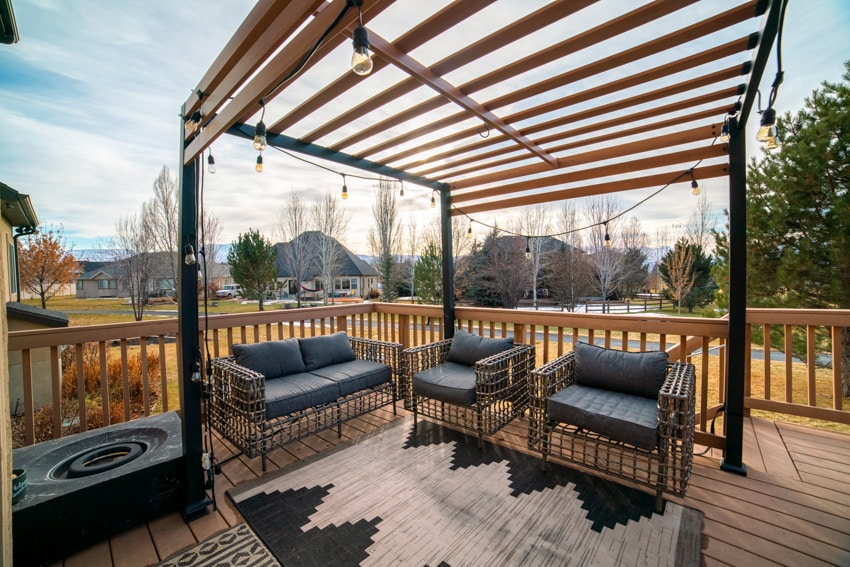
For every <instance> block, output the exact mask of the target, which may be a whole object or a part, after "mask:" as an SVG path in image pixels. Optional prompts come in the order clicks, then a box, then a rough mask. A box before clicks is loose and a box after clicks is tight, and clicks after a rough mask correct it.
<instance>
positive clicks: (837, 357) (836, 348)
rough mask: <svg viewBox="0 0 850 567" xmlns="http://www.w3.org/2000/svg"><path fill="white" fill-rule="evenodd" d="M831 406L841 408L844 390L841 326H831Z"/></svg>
mask: <svg viewBox="0 0 850 567" xmlns="http://www.w3.org/2000/svg"><path fill="white" fill-rule="evenodd" d="M831 334H832V407H833V408H834V409H837V410H840V409H843V405H844V390H843V389H842V387H841V363H842V360H841V327H835V326H833V327H832V333H831Z"/></svg>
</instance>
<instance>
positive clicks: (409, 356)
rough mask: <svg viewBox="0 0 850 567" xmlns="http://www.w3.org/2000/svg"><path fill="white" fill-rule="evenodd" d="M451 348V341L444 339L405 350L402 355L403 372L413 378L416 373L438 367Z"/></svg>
mask: <svg viewBox="0 0 850 567" xmlns="http://www.w3.org/2000/svg"><path fill="white" fill-rule="evenodd" d="M451 346H452V339H444V340H442V341H437V342H434V343H428V344H427V345H421V346H418V347H411V348H409V349H406V350H405V351H404V353H403V356H404V366H405V372H406V373H407V374H408V375H410V376H413V375H414V374H416V373H417V372H421V371H423V370H427V369H428V368H434V367H435V366H439V365H440V364H442V363H444V362H445V361H446V357H447V356H448V355H449V349H450V348H451Z"/></svg>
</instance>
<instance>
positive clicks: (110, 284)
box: [97, 280, 118, 289]
mask: <svg viewBox="0 0 850 567" xmlns="http://www.w3.org/2000/svg"><path fill="white" fill-rule="evenodd" d="M97 288H98V289H118V280H97Z"/></svg>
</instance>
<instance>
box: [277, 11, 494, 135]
mask: <svg viewBox="0 0 850 567" xmlns="http://www.w3.org/2000/svg"><path fill="white" fill-rule="evenodd" d="M493 2H495V0H479V1H477V2H452V3H451V4H449V5H448V6H446V7H445V8H443V9H442V10H440V11H439V12H436V13H435V14H434V15H432V16H431V17H430V18H428V19H427V20H425V21H424V22H422V23H421V24H419V25H417V26H416V27H415V28H413V29H411V30H410V31H409V32H407V33H405V34H404V35H402V36H401V37H400V38H398V40H396V42H395V43H396V46H397V47H398V48H399V49H401V50H402V51H405V52H407V51H413V50H414V49H416V48H418V47H420V46H421V45H422V44H423V43H425V42H427V41H428V40H430V39H431V38H433V37H434V36H435V35H437V34H440V33H443V32H444V31H446V30H447V29H451V28H452V27H454V26H456V25H457V24H459V23H460V22H462V21H464V20H466V19H467V18H469V17H471V16H474V15H475V14H477V13H478V12H480V11H481V10H482V9H484V8H486V7H487V6H488V5H489V4H492V3H493ZM483 53H484V54H486V53H488V52H487V51H484V52H483ZM479 56H480V55H479ZM372 64H373V68H372V73H371V75H372V76H374V75H377V74H378V72H379V71H380V70H381V69H383V68H385V67H386V66H387V65H389V61H386V60H384V59H380V58H378V59H373V60H372ZM362 80H363V77H360V76H358V75H354V74H352V73H350V72H349V71H348V70H347V69H346V70H345V72H344V73H343V74H342V75H340V76H339V78H337V79H336V80H335V81H333V82H332V83H330V84H329V85H328V86H326V87H325V88H323V89H322V90H320V91H319V92H317V93H316V94H315V95H313V96H311V97H310V98H308V99H307V100H305V101H304V102H302V103H301V104H299V105H298V106H296V107H295V108H294V109H292V110H291V111H290V112H288V113H287V114H285V115H283V116H281V117H280V118H279V119H278V120H276V121H275V122H274V123H273V124H272V125H271V126H269V127H268V131H270V132H283V131H285V130H286V129H287V128H289V127H291V126H293V125H295V124H297V123H298V122H299V121H301V120H302V119H304V118H305V117H307V116H309V115H311V114H312V113H313V112H316V111H317V110H319V109H320V108H322V107H323V106H324V105H326V104H328V103H329V102H331V101H333V100H334V99H336V98H337V97H339V96H341V95H342V94H343V93H345V92H346V91H347V90H348V89H350V88H352V87H354V86H355V85H356V84H357V83H358V82H360V81H362ZM406 83H407V81H404V82H402V83H399V84H397V85H394V86H393V87H392V89H391V90H394V91H395V90H396V89H398V90H397V92H394V93H393V94H392V95H390V96H382V98H381V99H380V100H384V101H387V102H388V101H391V100H394V99H396V98H398V97H400V96H402V95H403V94H406V93H407V92H410V90H413V89H414V88H416V87H417V86H418V83H416V81H413V80H412V79H411V80H410V81H409V88H407V89H405V88H404V87H401V85H404V84H406ZM385 92H386V91H385ZM372 104H373V105H374V106H375V107H377V106H381V105H382V104H383V103H382V102H380V101H379V100H378V101H375V102H374V103H372ZM358 106H362V103H361V104H360V105H358ZM367 106H371V105H367ZM357 115H358V114H357V113H354V114H352V117H353V116H357ZM352 119H353V118H352ZM340 120H343V121H344V120H345V118H340ZM322 135H323V134H321V133H315V134H308V135H307V136H303V137H302V140H304V141H306V142H313V141H315V140H316V139H318V138H319V137H321V136H322Z"/></svg>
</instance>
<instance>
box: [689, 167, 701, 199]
mask: <svg viewBox="0 0 850 567" xmlns="http://www.w3.org/2000/svg"><path fill="white" fill-rule="evenodd" d="M688 173H690V174H691V195H693V196H695V197H696V196H697V195H699V183H697V178H696V177H694V170H693V169H691V170H689V171H688Z"/></svg>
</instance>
